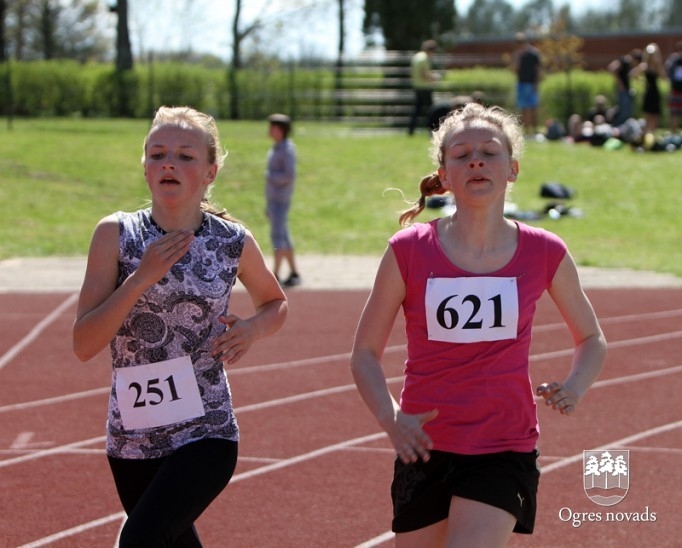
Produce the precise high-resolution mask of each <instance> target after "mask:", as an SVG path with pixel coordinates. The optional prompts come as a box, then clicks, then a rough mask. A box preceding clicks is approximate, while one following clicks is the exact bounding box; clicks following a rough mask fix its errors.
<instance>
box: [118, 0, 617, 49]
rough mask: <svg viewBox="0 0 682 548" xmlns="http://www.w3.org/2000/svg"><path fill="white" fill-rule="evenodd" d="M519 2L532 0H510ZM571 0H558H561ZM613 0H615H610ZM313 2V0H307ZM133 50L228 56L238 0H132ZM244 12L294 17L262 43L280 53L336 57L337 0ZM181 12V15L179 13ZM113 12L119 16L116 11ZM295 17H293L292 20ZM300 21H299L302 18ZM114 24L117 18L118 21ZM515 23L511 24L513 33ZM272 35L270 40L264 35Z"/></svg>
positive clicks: (349, 40) (250, 4)
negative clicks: (304, 7)
mask: <svg viewBox="0 0 682 548" xmlns="http://www.w3.org/2000/svg"><path fill="white" fill-rule="evenodd" d="M472 1H473V0H457V10H458V12H459V13H466V11H467V10H468V9H469V6H470V5H471V3H472ZM507 1H508V2H509V3H510V4H512V5H513V6H514V7H515V8H519V7H522V6H523V5H525V4H526V3H527V2H528V0H507ZM568 1H569V0H554V4H555V5H556V6H559V5H562V4H564V3H566V2H568ZM590 1H591V0H572V2H571V10H572V12H573V13H580V12H581V11H584V9H585V8H586V7H587V6H589V5H590ZM611 1H614V2H615V0H611ZM305 3H307V4H310V3H311V2H310V1H309V0H308V1H307V2H305ZM128 4H129V12H130V13H129V25H130V33H131V41H132V46H133V53H134V54H135V55H136V56H139V55H145V54H147V53H149V52H150V51H161V50H163V51H186V50H188V49H190V50H192V51H194V52H197V53H198V52H207V53H212V54H214V55H216V56H218V57H220V58H221V59H223V60H227V59H228V58H229V56H230V47H231V26H232V19H233V13H234V11H233V10H234V4H235V2H234V0H128ZM243 4H244V7H243V8H242V14H241V17H240V21H241V25H242V28H243V27H244V26H245V25H248V24H249V23H251V22H253V21H254V20H255V19H256V18H258V17H260V18H261V19H264V20H269V21H276V20H277V19H278V17H277V15H278V14H281V13H282V12H285V13H291V12H292V10H294V16H293V18H289V19H288V21H289V22H288V23H287V24H286V25H284V26H283V27H282V28H278V29H277V32H275V33H273V32H272V29H273V28H275V25H276V23H273V24H271V25H270V26H269V27H268V29H269V30H268V32H264V33H263V35H262V39H263V46H264V47H265V48H269V49H270V50H274V51H277V52H278V53H280V57H283V58H287V57H288V58H291V59H300V58H302V57H322V58H328V59H334V58H336V51H337V48H338V28H337V25H338V21H337V17H338V12H337V10H338V8H337V5H338V4H337V1H336V0H319V1H317V2H314V4H316V7H315V9H314V10H312V11H307V12H300V11H299V12H296V11H295V8H294V7H292V6H296V5H297V2H296V0H244V1H243ZM363 5H364V1H363V0H346V6H347V7H346V11H347V15H346V22H345V27H346V40H345V50H346V55H347V56H348V57H350V58H353V57H356V56H357V55H358V54H360V53H361V51H362V50H363V49H364V38H363V36H362V19H363V16H364V12H363ZM178 14H180V15H178ZM111 17H114V16H111ZM291 19H293V21H294V22H293V23H292V22H291ZM299 22H300V26H299V25H298V23H299ZM114 26H115V23H114ZM514 30H515V29H510V33H512V32H514ZM266 39H267V42H266V41H265V40H266Z"/></svg>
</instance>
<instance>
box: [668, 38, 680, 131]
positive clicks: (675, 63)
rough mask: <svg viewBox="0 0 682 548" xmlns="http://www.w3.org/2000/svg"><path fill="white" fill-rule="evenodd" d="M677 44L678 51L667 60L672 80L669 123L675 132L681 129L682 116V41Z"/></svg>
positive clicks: (669, 75) (670, 79)
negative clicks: (681, 117)
mask: <svg viewBox="0 0 682 548" xmlns="http://www.w3.org/2000/svg"><path fill="white" fill-rule="evenodd" d="M676 46H677V51H675V52H673V53H671V54H670V56H669V57H668V58H667V59H666V61H665V72H666V75H667V77H668V80H669V81H670V95H669V96H668V116H669V118H670V121H669V123H668V125H669V127H670V131H671V132H673V133H676V132H677V130H678V129H680V116H682V41H680V42H677V44H676Z"/></svg>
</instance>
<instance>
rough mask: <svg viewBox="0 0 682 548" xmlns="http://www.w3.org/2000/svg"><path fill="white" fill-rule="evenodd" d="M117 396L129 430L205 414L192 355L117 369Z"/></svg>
mask: <svg viewBox="0 0 682 548" xmlns="http://www.w3.org/2000/svg"><path fill="white" fill-rule="evenodd" d="M116 397H117V400H118V408H119V411H120V412H121V420H122V421H123V426H124V427H125V428H126V429H127V430H134V429H139V428H153V427H157V426H165V425H168V424H175V423H178V422H182V421H186V420H189V419H193V418H196V417H202V416H204V414H205V411H204V404H203V402H202V400H201V394H200V392H199V385H198V384H197V379H196V376H195V374H194V367H193V365H192V360H191V359H190V357H189V356H183V357H181V358H174V359H172V360H166V361H164V362H158V363H149V364H144V365H136V366H133V367H121V368H118V369H116Z"/></svg>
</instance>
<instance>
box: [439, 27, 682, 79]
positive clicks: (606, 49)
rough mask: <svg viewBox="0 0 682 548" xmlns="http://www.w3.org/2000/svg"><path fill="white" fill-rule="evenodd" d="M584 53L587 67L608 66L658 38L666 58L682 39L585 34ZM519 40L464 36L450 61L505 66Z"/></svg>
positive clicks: (661, 35)
mask: <svg viewBox="0 0 682 548" xmlns="http://www.w3.org/2000/svg"><path fill="white" fill-rule="evenodd" d="M581 38H582V39H583V40H584V44H583V48H582V49H581V53H582V56H583V62H584V68H585V69H586V70H605V69H606V65H608V64H609V63H610V62H611V61H612V60H613V59H615V58H617V57H620V56H621V55H624V54H625V53H629V52H630V51H632V50H633V49H634V48H639V49H644V48H645V47H646V45H647V44H649V43H651V42H656V43H657V44H658V45H659V47H660V48H661V52H662V53H663V59H665V58H666V57H668V55H670V54H671V53H672V52H673V51H675V50H676V48H675V45H676V44H677V42H678V41H680V40H682V32H677V33H663V32H660V33H629V34H619V35H615V34H613V35H585V36H581ZM515 46H516V44H515V43H514V39H513V37H510V38H509V39H501V40H488V41H486V40H468V41H466V40H462V41H461V42H460V43H458V44H457V45H456V46H455V47H454V48H452V49H451V50H450V51H449V52H448V54H449V55H448V60H447V62H448V64H450V65H452V67H453V68H454V67H462V68H469V67H474V66H488V67H505V66H507V65H508V62H509V55H510V53H511V52H512V51H513V50H514V48H515Z"/></svg>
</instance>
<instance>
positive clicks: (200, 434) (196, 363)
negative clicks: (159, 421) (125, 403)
mask: <svg viewBox="0 0 682 548" xmlns="http://www.w3.org/2000/svg"><path fill="white" fill-rule="evenodd" d="M116 215H117V217H118V222H119V231H120V251H119V252H120V255H119V278H118V284H117V285H119V286H120V285H121V284H122V283H123V281H124V280H125V279H126V278H127V277H128V276H129V275H130V274H131V273H132V272H133V271H134V270H135V269H136V268H137V267H138V265H139V263H140V260H141V259H142V255H143V253H144V251H145V250H146V249H147V247H148V245H149V244H150V243H152V242H153V241H154V240H156V239H158V238H160V237H161V236H163V234H164V231H163V229H161V228H160V227H159V226H158V225H157V224H156V223H155V222H154V220H153V219H152V217H151V209H144V210H140V211H136V212H134V213H125V212H117V213H116ZM195 236H196V237H195V240H194V241H193V242H192V244H191V246H190V250H189V251H188V252H187V253H186V254H185V256H184V257H183V258H182V259H180V260H179V261H178V262H177V263H176V264H175V265H173V267H172V268H171V269H170V271H169V272H168V274H167V275H166V276H165V277H164V278H162V279H161V280H160V281H159V282H158V283H157V284H156V285H154V286H153V287H151V288H150V289H148V290H147V291H146V292H145V293H144V295H143V296H142V297H141V298H140V300H139V301H138V302H137V304H136V305H135V306H134V307H133V309H132V310H131V311H130V313H129V314H128V317H127V318H126V319H125V321H124V322H123V324H122V325H121V327H120V329H119V330H118V332H117V333H116V336H115V337H114V338H113V339H112V341H111V344H110V347H111V357H112V365H113V372H112V388H111V395H110V400H109V415H108V419H107V442H106V451H107V454H108V455H109V456H112V457H118V458H126V459H145V458H158V457H162V456H165V455H168V454H169V453H172V452H173V451H174V450H175V449H177V448H178V447H180V446H182V445H185V444H187V443H189V442H192V441H196V440H199V439H204V438H222V439H227V440H232V441H237V440H238V439H239V429H238V426H237V421H236V418H235V416H234V412H233V409H232V395H231V393H230V386H229V383H228V381H227V377H226V375H225V370H224V368H223V364H222V362H221V361H219V360H216V359H215V358H213V357H212V356H211V343H212V341H213V339H214V338H215V337H216V336H217V335H218V334H219V333H220V332H222V331H224V330H225V326H224V325H223V324H222V323H220V321H219V319H218V318H219V316H221V315H222V314H224V313H225V312H226V311H227V307H228V304H229V300H230V294H231V291H232V287H233V285H234V283H235V280H236V276H237V266H238V265H239V259H240V257H241V254H242V250H243V247H244V238H245V230H244V228H243V227H242V226H241V225H239V224H237V223H234V222H230V221H227V220H224V219H222V218H220V217H217V216H215V215H211V214H208V213H204V219H203V222H202V224H201V227H200V228H199V229H198V230H197V232H196V233H195ZM186 356H189V358H190V359H191V362H192V365H193V369H194V375H195V377H196V381H197V384H198V388H199V393H200V395H201V403H202V404H203V406H204V415H203V416H200V417H197V418H193V419H188V420H185V421H182V422H178V423H174V424H169V425H165V426H154V427H147V428H139V429H131V430H126V429H125V427H124V425H123V421H122V419H121V412H120V409H119V402H118V395H117V389H116V376H117V372H118V371H120V370H121V368H128V367H135V366H138V365H144V364H151V363H158V362H163V361H166V360H171V359H173V358H180V357H186Z"/></svg>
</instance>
